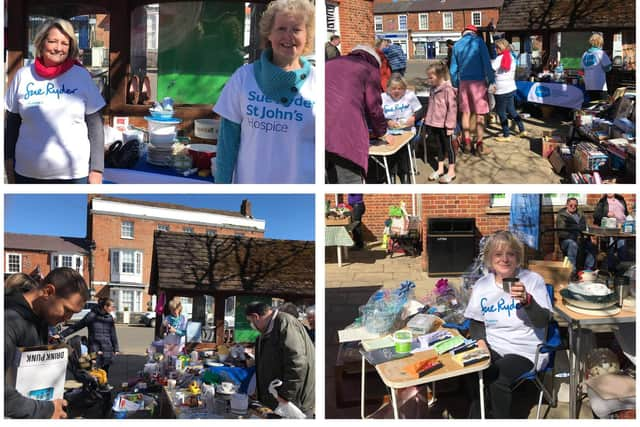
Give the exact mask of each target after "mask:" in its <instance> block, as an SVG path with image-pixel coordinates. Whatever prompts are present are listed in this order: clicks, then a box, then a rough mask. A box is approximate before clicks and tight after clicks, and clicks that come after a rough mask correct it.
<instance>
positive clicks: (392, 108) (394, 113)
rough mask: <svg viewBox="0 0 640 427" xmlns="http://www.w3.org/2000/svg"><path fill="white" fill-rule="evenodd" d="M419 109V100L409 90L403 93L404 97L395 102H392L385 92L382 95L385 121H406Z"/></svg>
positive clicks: (420, 105)
mask: <svg viewBox="0 0 640 427" xmlns="http://www.w3.org/2000/svg"><path fill="white" fill-rule="evenodd" d="M420 108H422V104H420V100H419V99H418V97H417V96H416V94H415V93H414V92H412V91H410V90H407V91H405V93H404V95H403V96H402V97H401V98H400V99H398V100H397V101H394V100H393V98H391V97H390V96H389V94H387V93H386V92H383V93H382V110H383V111H384V118H385V119H387V120H395V121H398V120H407V119H408V118H409V117H411V116H412V115H413V113H415V112H416V111H418V110H419V109H420Z"/></svg>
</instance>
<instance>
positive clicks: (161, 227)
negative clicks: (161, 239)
mask: <svg viewBox="0 0 640 427" xmlns="http://www.w3.org/2000/svg"><path fill="white" fill-rule="evenodd" d="M158 231H169V226H168V225H166V224H158Z"/></svg>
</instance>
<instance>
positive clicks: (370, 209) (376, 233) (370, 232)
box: [325, 194, 420, 242]
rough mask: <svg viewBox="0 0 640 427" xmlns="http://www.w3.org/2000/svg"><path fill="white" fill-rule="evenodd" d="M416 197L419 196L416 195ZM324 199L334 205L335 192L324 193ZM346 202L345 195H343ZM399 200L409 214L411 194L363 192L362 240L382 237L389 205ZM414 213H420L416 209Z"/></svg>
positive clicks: (396, 204)
mask: <svg viewBox="0 0 640 427" xmlns="http://www.w3.org/2000/svg"><path fill="white" fill-rule="evenodd" d="M417 197H420V195H418V196H417ZM325 200H329V201H330V202H331V206H332V207H334V206H335V203H334V202H335V194H325ZM344 200H345V202H346V200H347V195H346V194H345V195H344ZM400 202H404V203H405V205H406V207H407V212H408V213H409V214H411V194H365V195H364V205H365V209H366V212H365V214H364V216H363V217H362V224H363V227H364V230H363V233H364V240H365V241H367V242H374V241H376V240H381V239H382V232H383V231H384V221H385V220H386V219H387V218H389V206H392V205H394V206H400ZM416 215H420V212H418V211H417V208H416Z"/></svg>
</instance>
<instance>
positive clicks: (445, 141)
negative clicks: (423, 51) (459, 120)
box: [424, 63, 458, 184]
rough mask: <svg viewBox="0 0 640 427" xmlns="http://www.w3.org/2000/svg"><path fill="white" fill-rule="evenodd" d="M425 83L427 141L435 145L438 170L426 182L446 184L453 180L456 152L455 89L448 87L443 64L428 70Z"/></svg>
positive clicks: (447, 75) (446, 74) (447, 78)
mask: <svg viewBox="0 0 640 427" xmlns="http://www.w3.org/2000/svg"><path fill="white" fill-rule="evenodd" d="M427 81H428V82H429V85H430V86H431V92H430V94H429V109H428V110H427V115H426V116H425V118H424V123H425V124H426V125H427V126H429V138H432V139H433V140H434V142H436V143H437V145H438V170H436V171H435V172H433V173H432V174H431V175H430V176H429V181H436V180H438V182H439V183H440V184H449V183H450V182H451V181H453V180H454V179H456V152H455V150H454V149H453V144H452V143H451V135H453V130H454V129H455V127H456V116H457V114H458V107H457V104H456V89H455V88H454V87H453V86H451V81H450V78H449V70H447V66H446V65H444V64H443V63H437V64H433V65H431V66H429V68H427ZM445 152H446V153H447V154H446V155H447V157H448V159H449V166H448V169H447V174H446V175H445V173H444V157H445Z"/></svg>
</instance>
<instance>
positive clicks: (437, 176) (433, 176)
mask: <svg viewBox="0 0 640 427" xmlns="http://www.w3.org/2000/svg"><path fill="white" fill-rule="evenodd" d="M441 176H442V174H440V173H438V171H435V172H434V173H432V174H431V175H429V181H437V180H439V179H440V177H441Z"/></svg>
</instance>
